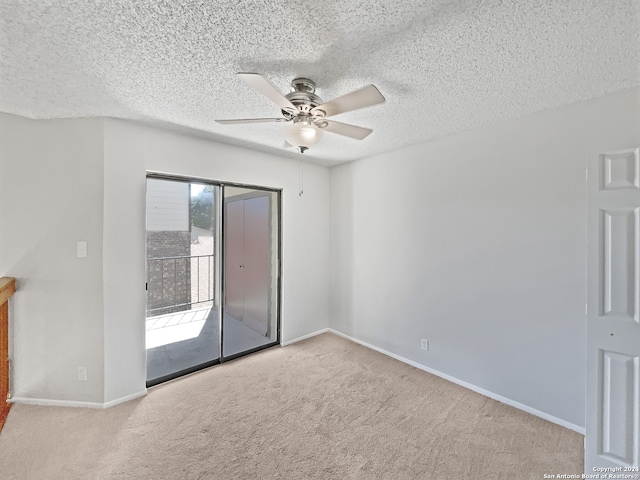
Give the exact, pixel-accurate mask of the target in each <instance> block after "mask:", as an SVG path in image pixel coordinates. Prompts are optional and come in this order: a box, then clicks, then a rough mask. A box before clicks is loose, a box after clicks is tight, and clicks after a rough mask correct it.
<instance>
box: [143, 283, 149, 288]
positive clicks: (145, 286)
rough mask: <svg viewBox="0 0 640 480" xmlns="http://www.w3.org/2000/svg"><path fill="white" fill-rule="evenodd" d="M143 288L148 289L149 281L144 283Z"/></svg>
mask: <svg viewBox="0 0 640 480" xmlns="http://www.w3.org/2000/svg"><path fill="white" fill-rule="evenodd" d="M144 289H145V290H149V283H148V282H147V283H145V284H144Z"/></svg>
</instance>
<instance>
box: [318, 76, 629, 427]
mask: <svg viewBox="0 0 640 480" xmlns="http://www.w3.org/2000/svg"><path fill="white" fill-rule="evenodd" d="M638 112H640V89H633V90H629V91H625V92H620V93H617V94H614V95H610V96H607V97H603V98H600V99H596V100H593V101H590V102H584V103H581V104H577V105H573V106H569V107H565V108H561V109H557V110H552V111H548V112H543V113H540V114H538V115H534V116H530V117H526V118H522V119H518V120H515V121H511V122H508V123H503V124H499V125H495V126H491V127H488V128H483V129H478V130H475V131H472V132H468V133H464V134H461V135H455V136H451V137H447V138H444V139H441V140H437V141H434V142H430V143H427V144H423V145H418V146H413V147H410V148H405V149H402V150H399V151H394V152H391V153H387V154H384V155H377V156H374V157H371V158H368V159H365V160H361V161H357V162H353V163H351V164H346V165H343V166H340V167H336V168H334V169H332V174H331V182H332V183H331V220H332V221H331V233H332V235H331V242H332V243H331V257H332V268H333V271H334V272H335V273H334V274H333V276H332V283H331V299H332V303H331V315H330V326H331V327H332V328H334V329H336V330H338V331H340V332H343V333H345V334H347V335H351V336H353V337H355V338H357V339H359V340H361V341H364V342H368V343H370V344H372V345H374V346H377V347H379V348H382V349H385V350H387V351H389V352H392V353H395V354H396V355H400V356H402V357H405V358H407V359H409V360H411V361H414V362H417V363H419V364H421V365H424V366H426V367H429V368H432V369H435V370H438V371H440V372H443V373H445V374H447V375H451V376H453V377H455V378H457V379H459V380H461V381H464V382H468V383H470V384H472V385H475V386H477V387H479V388H482V389H486V390H488V391H490V392H493V393H495V394H497V395H501V396H503V397H506V398H508V399H511V400H513V401H515V402H520V403H522V404H525V405H527V406H529V407H531V408H534V409H537V410H539V411H542V412H545V413H546V414H548V415H551V416H554V417H556V418H558V419H560V420H563V421H565V422H568V423H571V424H573V425H575V426H578V427H582V426H584V390H585V348H586V346H585V333H586V317H585V312H584V309H585V301H586V293H585V289H586V275H585V269H586V201H585V168H586V155H587V154H588V153H589V147H588V145H589V144H590V142H593V141H594V139H596V138H600V137H604V138H606V136H607V135H610V134H611V131H616V130H618V129H634V128H635V129H638V128H640V121H639V113H638ZM420 338H427V339H428V340H429V342H430V351H429V352H424V351H422V350H421V349H420Z"/></svg>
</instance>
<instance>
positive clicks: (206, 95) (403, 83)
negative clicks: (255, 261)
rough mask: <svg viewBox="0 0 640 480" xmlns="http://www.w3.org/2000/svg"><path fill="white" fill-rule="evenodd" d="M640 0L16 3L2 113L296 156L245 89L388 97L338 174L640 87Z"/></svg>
mask: <svg viewBox="0 0 640 480" xmlns="http://www.w3.org/2000/svg"><path fill="white" fill-rule="evenodd" d="M639 66H640V0H561V1H560V0H546V1H545V0H526V1H517V0H512V1H498V0H484V1H482V0H476V1H470V0H466V1H451V0H449V1H444V0H432V1H417V0H386V1H385V0H334V1H331V2H322V1H319V2H310V1H301V0H297V1H296V0H282V1H278V0H253V1H247V0H199V1H198V0H192V1H160V0H126V1H125V0H92V1H86V0H77V1H70V0H59V1H52V0H0V111H3V112H7V113H12V114H17V115H23V116H26V117H30V118H38V119H50V118H66V117H91V116H109V117H118V118H125V119H134V120H139V121H143V122H146V123H149V124H154V125H163V126H170V127H171V128H175V129H177V130H181V131H187V132H191V133H194V134H197V135H201V136H205V137H208V138H212V139H215V140H219V141H224V142H229V143H236V144H243V145H247V146H249V147H251V148H255V149H258V150H263V151H270V152H276V153H278V154H283V155H285V156H290V157H295V156H296V155H297V154H295V153H293V152H291V151H290V150H287V151H285V150H284V149H282V148H281V145H282V143H283V139H284V128H285V125H283V124H276V123H274V124H251V125H241V126H229V125H226V126H225V125H218V124H216V123H214V120H215V119H219V118H251V117H274V116H279V111H278V108H277V107H276V106H274V105H273V104H272V103H271V102H270V101H269V100H267V99H266V98H264V97H263V96H262V95H260V94H259V93H257V92H255V91H254V90H253V89H251V88H250V87H249V86H248V85H246V84H245V83H244V82H242V81H241V80H239V79H238V78H236V77H235V75H234V74H235V73H236V72H239V71H251V72H258V73H261V74H263V75H264V76H265V77H267V78H268V79H269V80H271V82H272V83H274V85H276V86H277V87H278V88H279V89H280V90H281V91H282V92H283V93H286V92H288V88H289V84H290V81H291V80H292V79H293V78H294V77H296V76H307V77H310V78H312V79H313V80H314V81H315V82H316V84H317V87H318V91H317V93H318V94H319V95H320V96H321V97H322V98H323V100H325V101H327V100H330V99H332V98H335V97H337V96H340V95H343V94H345V93H348V92H350V91H352V90H355V89H357V88H360V87H361V86H363V85H365V84H367V83H373V84H375V85H376V86H377V87H378V88H379V89H380V91H381V92H382V93H383V95H385V97H386V98H387V102H386V103H385V104H382V105H377V106H374V107H371V108H367V109H364V110H360V111H356V112H350V113H347V114H343V115H340V116H337V117H335V119H336V120H338V121H341V122H347V123H353V124H356V125H361V126H364V127H369V128H373V130H374V132H373V134H372V135H371V136H370V137H368V138H367V139H365V140H364V141H362V142H358V141H355V140H350V139H346V138H342V137H339V136H337V135H331V134H326V135H325V136H324V137H323V138H322V139H321V141H320V142H319V143H318V144H317V145H315V146H314V147H313V148H312V149H311V150H310V151H309V152H308V153H307V154H305V156H308V157H309V159H310V160H311V159H313V160H315V161H317V162H319V163H323V164H326V165H333V164H336V163H340V162H343V161H348V160H352V159H355V158H360V157H364V156H368V155H372V154H376V153H380V152H383V151H389V150H394V149H397V148H400V147H403V146H407V145H411V144H415V143H420V142H424V141H427V140H430V139H434V138H438V137H442V136H444V135H449V134H452V133H457V132H461V131H464V130H469V129H472V128H476V127H479V126H483V125H488V124H492V123H496V122H500V121H504V120H507V119H511V118H515V117H519V116H523V115H527V114H531V113H534V112H538V111H541V110H545V109H549V108H554V107H558V106H562V105H566V104H570V103H574V102H578V101H581V100H587V99H590V98H593V97H597V96H601V95H604V94H607V93H612V92H615V91H618V90H622V89H625V88H630V87H633V86H636V85H640V67H639Z"/></svg>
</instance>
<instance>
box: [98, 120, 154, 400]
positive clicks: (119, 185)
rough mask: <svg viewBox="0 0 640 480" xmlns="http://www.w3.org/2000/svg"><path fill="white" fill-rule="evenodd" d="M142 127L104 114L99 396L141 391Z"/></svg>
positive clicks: (124, 395)
mask: <svg viewBox="0 0 640 480" xmlns="http://www.w3.org/2000/svg"><path fill="white" fill-rule="evenodd" d="M143 134H144V129H142V128H140V127H136V126H135V125H133V124H127V123H124V122H117V121H113V120H104V140H105V141H104V252H103V261H104V267H103V268H104V372H105V385H104V401H105V403H106V404H110V402H111V403H113V402H118V401H119V400H122V399H125V398H131V397H135V396H139V395H141V394H144V392H146V388H145V383H146V376H147V364H146V352H145V348H144V347H145V322H144V321H145V316H146V311H145V306H146V298H145V296H146V290H145V282H146V274H145V268H146V266H145V242H146V229H145V212H146V210H145V185H146V181H145V180H146V179H145V176H146V171H145V168H144V142H142V141H141V140H140V138H141V135H143Z"/></svg>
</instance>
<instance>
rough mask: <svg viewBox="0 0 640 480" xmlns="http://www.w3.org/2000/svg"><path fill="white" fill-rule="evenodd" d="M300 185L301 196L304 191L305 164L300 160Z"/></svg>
mask: <svg viewBox="0 0 640 480" xmlns="http://www.w3.org/2000/svg"><path fill="white" fill-rule="evenodd" d="M298 185H299V187H300V192H298V196H299V197H301V196H302V194H303V193H304V190H303V189H302V187H303V186H304V165H303V164H302V162H298Z"/></svg>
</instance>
